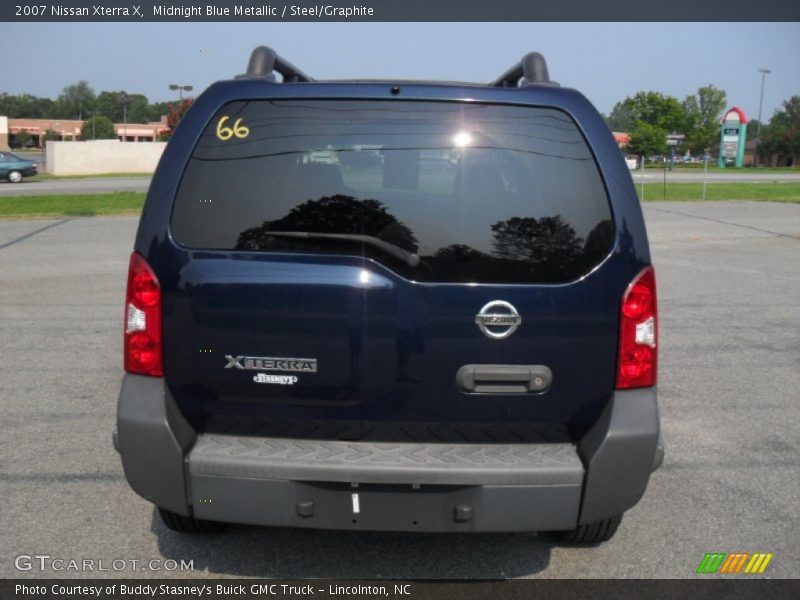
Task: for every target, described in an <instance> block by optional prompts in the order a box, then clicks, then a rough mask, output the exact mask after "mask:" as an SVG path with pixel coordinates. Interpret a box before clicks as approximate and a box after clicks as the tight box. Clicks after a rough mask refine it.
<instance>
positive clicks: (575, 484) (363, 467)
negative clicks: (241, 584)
mask: <svg viewBox="0 0 800 600" xmlns="http://www.w3.org/2000/svg"><path fill="white" fill-rule="evenodd" d="M658 441H659V417H658V407H657V403H656V393H655V389H643V390H632V391H626V392H617V393H616V394H615V396H614V398H613V400H612V402H610V403H609V406H608V407H607V409H606V411H605V412H604V413H603V416H602V418H601V419H600V420H598V422H597V423H596V424H595V426H594V427H593V428H592V429H591V430H590V431H589V432H588V433H587V434H586V436H584V438H583V439H581V440H580V441H579V442H578V443H577V444H517V445H503V444H485V445H484V444H421V443H420V444H399V443H384V442H380V443H376V442H339V441H334V442H331V441H314V440H290V439H276V438H254V437H240V436H229V435H218V434H206V435H198V434H197V433H196V432H195V431H194V430H193V429H192V428H191V426H190V425H189V424H188V423H187V422H186V420H185V419H184V418H183V416H182V415H181V414H180V412H179V411H178V409H177V407H176V405H175V402H174V400H173V399H172V398H171V396H170V394H169V392H168V390H167V388H166V386H165V385H164V382H163V380H162V379H156V378H151V377H142V376H136V375H125V379H124V381H123V384H122V389H121V391H120V396H119V403H118V418H117V431H115V433H114V445H115V447H116V448H117V450H118V451H119V452H120V455H121V457H122V464H123V468H124V470H125V476H126V478H127V480H128V482H129V483H130V485H131V487H132V488H133V490H134V491H136V492H137V493H138V494H139V495H141V496H142V497H144V498H146V499H147V500H150V501H151V502H153V503H154V504H156V505H158V506H161V507H163V508H166V509H169V510H171V511H173V512H177V513H179V514H184V515H189V514H191V515H194V516H195V517H197V518H200V519H209V520H216V521H224V522H234V523H249V524H255V525H276V526H291V527H319V528H330V529H368V530H416V531H548V530H563V529H572V528H574V527H575V526H576V525H578V524H582V523H590V522H594V521H597V520H600V519H603V518H606V517H610V516H613V515H616V514H620V513H622V512H624V511H625V510H627V509H628V508H630V507H631V506H633V505H634V504H636V502H638V501H639V499H640V498H641V497H642V495H643V494H644V491H645V488H646V486H647V481H648V479H649V476H650V472H651V470H653V469H654V467H657V466H658V464H660V462H659V456H658V449H657V447H658ZM662 456H663V453H662Z"/></svg>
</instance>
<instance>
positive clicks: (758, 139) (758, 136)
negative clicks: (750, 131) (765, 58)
mask: <svg viewBox="0 0 800 600" xmlns="http://www.w3.org/2000/svg"><path fill="white" fill-rule="evenodd" d="M758 72H759V73H761V98H760V99H759V101H758V127H756V147H755V150H754V151H753V160H754V161H755V166H758V163H759V162H760V161H759V156H758V147H759V146H760V145H761V106H762V105H763V104H764V80H765V79H766V78H767V75H769V74H770V73H772V71H770V70H769V69H759V70H758Z"/></svg>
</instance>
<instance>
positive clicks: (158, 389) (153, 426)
mask: <svg viewBox="0 0 800 600" xmlns="http://www.w3.org/2000/svg"><path fill="white" fill-rule="evenodd" d="M196 437H197V435H196V434H195V432H194V430H193V429H192V427H191V426H190V425H189V423H187V422H186V419H184V418H183V415H181V413H180V411H179V410H178V407H177V406H176V405H175V401H174V400H173V399H172V396H170V395H169V393H168V392H167V391H166V386H165V385H164V380H163V379H160V378H157V377H145V376H143V375H131V374H129V373H126V374H125V377H124V379H123V380H122V388H121V389H120V392H119V400H118V402H117V435H116V438H117V445H118V450H119V454H120V457H121V458H122V467H123V469H124V470H125V478H126V479H127V480H128V483H129V484H130V486H131V488H133V490H134V491H135V492H136V493H137V494H139V495H140V496H142V497H143V498H146V499H147V500H150V502H153V503H154V504H156V505H158V506H161V507H163V508H167V509H169V510H171V511H173V512H176V513H178V514H182V515H188V514H190V508H189V504H188V502H187V496H188V493H187V490H186V483H185V468H184V457H185V456H186V454H187V452H188V451H189V448H191V446H192V444H194V441H195V438H196Z"/></svg>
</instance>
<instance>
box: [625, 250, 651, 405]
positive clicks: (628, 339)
mask: <svg viewBox="0 0 800 600" xmlns="http://www.w3.org/2000/svg"><path fill="white" fill-rule="evenodd" d="M657 359H658V304H657V301H656V272H655V270H654V269H653V267H652V266H650V267H647V268H646V269H644V270H643V271H642V272H641V273H639V274H638V275H637V276H636V278H635V279H634V280H633V282H632V283H631V284H630V285H629V286H628V289H627V290H626V291H625V294H624V295H623V297H622V306H621V309H620V326H619V355H618V357H617V389H618V390H624V389H630V388H638V387H650V386H653V385H655V384H656V370H657V366H658V365H657V363H658V360H657Z"/></svg>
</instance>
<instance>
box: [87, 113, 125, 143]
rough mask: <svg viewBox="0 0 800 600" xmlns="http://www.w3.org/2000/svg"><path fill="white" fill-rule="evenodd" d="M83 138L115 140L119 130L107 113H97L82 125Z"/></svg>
mask: <svg viewBox="0 0 800 600" xmlns="http://www.w3.org/2000/svg"><path fill="white" fill-rule="evenodd" d="M81 139H82V140H115V139H117V132H116V131H115V130H114V123H112V122H111V119H109V118H108V117H106V116H105V115H97V116H94V117H92V118H91V119H87V120H86V121H84V122H83V126H81Z"/></svg>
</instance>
